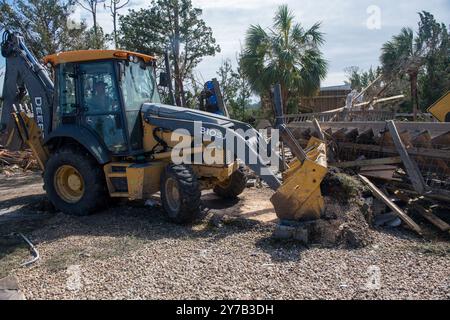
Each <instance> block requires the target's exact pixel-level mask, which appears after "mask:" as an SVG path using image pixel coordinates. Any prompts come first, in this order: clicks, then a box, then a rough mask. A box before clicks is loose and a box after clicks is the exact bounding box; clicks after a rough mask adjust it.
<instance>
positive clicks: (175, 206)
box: [166, 178, 181, 212]
mask: <svg viewBox="0 0 450 320" xmlns="http://www.w3.org/2000/svg"><path fill="white" fill-rule="evenodd" d="M166 198H167V204H168V205H169V207H170V209H171V210H173V211H175V212H177V211H178V210H180V199H181V196H180V192H179V190H178V183H177V181H176V180H175V179H173V178H168V179H167V181H166Z"/></svg>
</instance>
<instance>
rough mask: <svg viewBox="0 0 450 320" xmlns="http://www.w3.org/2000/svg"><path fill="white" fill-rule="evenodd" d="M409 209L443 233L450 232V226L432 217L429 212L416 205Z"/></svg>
mask: <svg viewBox="0 0 450 320" xmlns="http://www.w3.org/2000/svg"><path fill="white" fill-rule="evenodd" d="M410 207H411V209H412V210H414V211H415V212H417V213H419V214H420V215H421V216H422V217H424V218H425V219H427V220H428V221H430V222H431V223H432V224H433V225H435V226H436V227H438V228H439V230H441V231H443V232H450V225H449V224H448V223H446V222H445V221H443V220H441V219H440V218H439V217H437V216H436V215H434V214H433V213H432V212H431V210H427V209H425V208H424V207H422V206H419V205H418V204H412V205H410Z"/></svg>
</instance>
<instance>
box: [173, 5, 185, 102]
mask: <svg viewBox="0 0 450 320" xmlns="http://www.w3.org/2000/svg"><path fill="white" fill-rule="evenodd" d="M179 19H180V15H179V8H178V1H177V2H176V3H175V5H174V29H175V33H174V35H175V39H173V40H172V48H173V56H174V70H175V72H174V73H175V74H174V77H175V100H176V102H177V106H181V107H185V101H184V99H183V96H184V88H183V78H182V77H181V70H180V20H179Z"/></svg>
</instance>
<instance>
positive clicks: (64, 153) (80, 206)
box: [44, 147, 108, 216]
mask: <svg viewBox="0 0 450 320" xmlns="http://www.w3.org/2000/svg"><path fill="white" fill-rule="evenodd" d="M63 165H70V166H72V167H74V168H75V169H77V170H78V172H79V173H80V175H81V176H82V178H83V180H84V181H83V182H84V190H85V192H84V194H83V196H82V197H81V199H80V200H79V201H78V202H76V203H69V202H66V201H65V200H64V199H62V198H61V197H60V196H59V195H58V193H57V192H56V189H55V184H54V176H55V174H56V172H57V170H58V168H59V167H61V166H63ZM44 188H45V191H46V192H47V196H48V198H49V200H50V201H51V202H52V203H53V205H54V206H55V207H56V208H57V209H58V210H60V211H62V212H63V213H65V214H68V215H74V216H86V215H89V214H92V213H94V212H95V211H98V210H100V209H102V208H103V207H105V206H106V202H107V201H106V200H107V199H108V192H107V187H106V181H105V174H104V172H103V170H102V167H101V166H100V165H99V164H98V163H97V161H96V160H95V159H94V158H93V157H92V156H91V155H90V154H89V153H88V152H87V151H84V150H80V149H78V148H75V147H72V148H63V149H60V150H58V151H56V152H55V153H54V154H52V155H51V156H50V158H49V160H48V162H47V164H46V167H45V172H44Z"/></svg>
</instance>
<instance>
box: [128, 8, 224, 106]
mask: <svg viewBox="0 0 450 320" xmlns="http://www.w3.org/2000/svg"><path fill="white" fill-rule="evenodd" d="M201 15H202V10H201V9H198V8H194V7H193V6H192V2H191V0H153V1H152V4H151V6H150V7H149V8H147V9H140V10H129V12H128V14H127V15H125V16H121V17H120V18H119V37H120V38H119V44H120V46H121V47H122V48H124V49H128V50H132V51H138V52H142V53H146V54H162V53H163V52H164V51H165V50H166V49H170V53H171V61H172V62H173V76H174V79H175V96H176V98H177V103H178V104H180V103H181V104H183V105H186V97H185V96H184V87H183V86H184V85H183V81H185V80H186V79H187V78H188V77H189V75H190V74H191V73H192V71H193V69H194V68H195V67H196V66H197V65H198V64H199V63H200V61H202V59H203V57H205V56H214V55H215V54H216V52H220V47H219V46H218V45H217V44H216V40H215V39H214V37H213V34H212V30H211V28H210V27H208V26H207V25H206V23H205V22H204V21H203V19H201ZM182 100H184V103H183V101H182Z"/></svg>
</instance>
